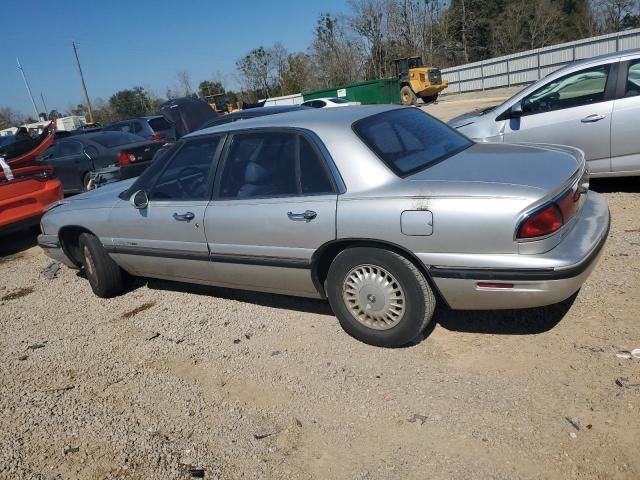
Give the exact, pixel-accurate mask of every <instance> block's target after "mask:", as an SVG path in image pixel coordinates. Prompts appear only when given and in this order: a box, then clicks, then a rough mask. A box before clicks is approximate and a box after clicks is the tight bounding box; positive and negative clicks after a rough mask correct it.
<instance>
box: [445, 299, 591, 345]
mask: <svg viewBox="0 0 640 480" xmlns="http://www.w3.org/2000/svg"><path fill="white" fill-rule="evenodd" d="M577 295H578V294H577V293H575V294H574V295H572V296H571V297H569V298H568V299H566V300H565V301H563V302H560V303H556V304H554V305H549V306H546V307H539V308H526V309H521V310H451V309H450V308H447V307H438V308H437V309H436V313H435V315H436V317H435V318H436V321H437V322H438V323H439V324H440V326H441V327H443V328H445V329H447V330H452V331H456V332H467V333H487V334H499V335H535V334H538V333H543V332H548V331H549V330H551V329H552V328H553V327H555V326H556V325H557V324H558V323H560V321H561V320H562V319H563V318H564V316H565V315H566V314H567V312H568V311H569V309H570V308H571V306H572V305H573V302H574V301H575V299H576V297H577Z"/></svg>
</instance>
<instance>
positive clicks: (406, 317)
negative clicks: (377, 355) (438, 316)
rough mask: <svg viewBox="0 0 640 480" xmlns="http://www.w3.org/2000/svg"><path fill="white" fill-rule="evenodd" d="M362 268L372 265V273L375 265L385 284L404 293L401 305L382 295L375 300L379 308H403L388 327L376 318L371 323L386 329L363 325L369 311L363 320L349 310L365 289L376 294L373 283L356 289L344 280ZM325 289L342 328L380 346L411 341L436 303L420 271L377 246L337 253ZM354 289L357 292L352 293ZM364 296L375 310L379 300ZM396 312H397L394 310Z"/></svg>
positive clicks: (364, 292) (358, 337)
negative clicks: (392, 303)
mask: <svg viewBox="0 0 640 480" xmlns="http://www.w3.org/2000/svg"><path fill="white" fill-rule="evenodd" d="M361 268H365V269H366V268H370V269H371V268H373V270H372V271H374V272H375V269H376V268H377V269H378V272H382V273H381V274H380V276H381V277H386V278H387V279H392V280H391V281H390V282H388V283H387V284H385V285H391V286H392V287H391V288H392V289H400V290H399V291H400V292H402V293H403V295H404V296H403V297H402V298H403V300H402V301H401V302H400V303H399V304H398V305H401V304H404V307H399V306H395V307H394V306H391V304H390V303H389V302H388V301H387V300H386V298H387V297H386V296H385V295H381V297H382V299H384V301H382V302H381V303H378V308H382V311H385V309H387V310H388V309H389V308H391V309H396V310H398V311H399V310H400V308H403V310H402V313H401V314H400V316H399V317H394V318H397V322H395V323H394V322H393V321H392V322H390V323H391V326H388V325H387V324H386V323H385V322H377V321H375V320H372V321H371V322H370V323H371V324H376V325H378V328H380V326H383V328H385V329H378V328H375V327H372V326H370V325H366V324H365V322H366V321H368V318H367V315H369V314H368V313H366V314H365V313H364V312H362V313H363V315H364V317H365V320H359V319H358V318H356V313H352V312H354V311H355V310H354V308H355V307H354V306H355V305H356V303H355V302H356V301H357V300H356V299H357V298H360V297H361V296H364V295H365V294H366V293H367V291H368V290H366V289H368V288H373V289H374V290H372V292H373V293H376V291H375V286H372V284H370V285H364V286H361V288H360V289H359V290H358V289H357V287H355V288H354V287H352V286H351V285H349V284H348V283H347V282H346V279H347V278H349V277H350V274H351V273H352V272H357V271H358V270H359V269H361ZM351 278H353V277H351ZM381 285H382V284H381ZM326 290H327V296H328V298H329V303H330V304H331V308H332V309H333V312H334V313H335V314H336V316H337V317H338V320H339V321H340V325H342V328H343V329H344V330H345V331H346V332H347V333H348V334H349V335H351V336H352V337H354V338H356V339H358V340H360V341H362V342H364V343H368V344H370V345H376V346H380V347H400V346H402V345H406V344H407V343H409V342H411V341H412V340H413V339H415V338H416V337H417V336H418V335H419V334H420V333H421V332H422V331H424V329H425V328H426V327H427V325H428V324H429V321H430V320H431V318H432V317H433V311H434V308H435V305H436V299H435V296H434V294H433V291H432V290H431V288H430V287H429V284H428V282H427V279H426V278H425V277H424V275H423V274H422V272H421V271H420V270H419V269H418V268H417V267H416V266H415V265H414V264H413V263H412V262H411V261H409V260H408V259H407V258H405V257H403V256H402V255H398V254H397V253H395V252H391V251H388V250H383V249H380V248H371V247H354V248H348V249H346V250H343V251H342V252H340V253H339V254H338V256H337V257H336V258H335V259H334V260H333V262H332V263H331V266H330V267H329V272H328V275H327V280H326ZM356 291H357V295H354V292H356ZM345 298H350V300H351V302H352V303H351V306H349V305H348V304H347V300H345ZM366 298H367V302H369V301H371V305H373V307H374V308H373V310H375V305H374V303H375V302H377V301H378V299H377V298H376V296H375V295H371V294H370V295H367V297H366ZM396 298H400V297H396ZM394 301H396V302H397V301H398V300H394ZM387 304H388V306H387ZM392 313H393V312H392ZM396 314H397V312H396V313H394V315H396ZM389 318H391V317H389ZM383 324H384V325H383Z"/></svg>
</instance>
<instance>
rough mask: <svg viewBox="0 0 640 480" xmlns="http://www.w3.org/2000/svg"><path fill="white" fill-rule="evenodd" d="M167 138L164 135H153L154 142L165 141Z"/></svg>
mask: <svg viewBox="0 0 640 480" xmlns="http://www.w3.org/2000/svg"><path fill="white" fill-rule="evenodd" d="M165 138H166V135H165V134H164V133H154V134H153V135H151V140H153V141H154V142H157V141H160V140H164V139H165Z"/></svg>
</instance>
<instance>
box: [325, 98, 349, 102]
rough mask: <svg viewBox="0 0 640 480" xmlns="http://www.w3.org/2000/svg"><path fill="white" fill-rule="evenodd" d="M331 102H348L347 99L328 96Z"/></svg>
mask: <svg viewBox="0 0 640 480" xmlns="http://www.w3.org/2000/svg"><path fill="white" fill-rule="evenodd" d="M329 100H331V101H332V102H333V103H349V100H345V99H344V98H335V97H334V98H330V99H329Z"/></svg>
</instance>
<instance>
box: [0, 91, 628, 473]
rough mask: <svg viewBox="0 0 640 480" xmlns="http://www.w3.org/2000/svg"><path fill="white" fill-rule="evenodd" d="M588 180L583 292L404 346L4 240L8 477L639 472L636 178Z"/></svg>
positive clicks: (300, 306) (318, 317) (309, 307)
mask: <svg viewBox="0 0 640 480" xmlns="http://www.w3.org/2000/svg"><path fill="white" fill-rule="evenodd" d="M446 103H455V102H454V100H453V99H447V102H445V101H442V102H439V104H436V105H433V106H429V107H427V108H443V106H445V105H446ZM465 106H466V107H469V104H468V103H466V104H465ZM471 106H472V107H473V105H471ZM454 107H456V108H459V109H461V108H462V107H461V105H457V106H455V105H454V106H452V107H451V108H454ZM467 109H468V108H467ZM593 186H594V188H595V189H596V190H599V191H602V192H604V194H605V195H606V197H607V200H608V201H609V205H610V208H611V213H612V220H613V222H612V228H611V234H610V238H609V241H608V243H607V245H606V247H605V250H604V254H603V256H602V258H601V260H600V263H599V265H598V267H597V268H596V269H595V271H594V272H593V274H592V275H591V277H590V278H589V280H588V281H587V283H586V284H585V286H584V288H583V289H582V290H581V291H580V292H579V294H578V295H577V296H576V297H575V298H573V299H571V300H570V301H567V302H565V303H563V304H559V305H554V306H551V307H547V308H540V309H531V310H525V311H504V312H495V311H487V312H454V311H450V310H447V309H445V308H439V309H438V311H437V312H436V322H435V323H434V325H433V328H432V331H430V332H427V336H426V338H424V339H423V340H422V341H419V342H418V343H416V344H415V345H411V346H408V347H406V348H401V349H395V350H388V349H382V348H374V347H370V346H367V345H364V344H362V343H359V342H357V341H355V340H353V339H352V338H350V337H349V336H348V335H346V334H345V333H344V332H343V331H342V330H341V328H340V326H339V324H338V322H337V320H336V319H335V317H334V316H333V315H332V314H331V311H330V309H329V307H328V305H327V304H326V303H324V302H320V301H311V300H304V299H297V298H291V297H279V296H274V295H267V294H257V293H248V292H234V291H229V290H223V289H214V288H203V287H194V286H190V285H183V284H177V283H170V282H161V281H148V282H145V281H142V280H141V281H139V282H138V283H137V284H136V285H135V286H134V287H133V288H132V289H131V290H130V291H129V292H128V293H126V294H125V295H123V296H120V297H118V298H114V299H111V300H101V299H98V298H96V297H95V296H93V294H92V292H91V290H90V287H89V284H88V283H87V282H86V280H84V279H83V278H81V277H80V276H79V274H78V273H77V272H75V271H72V270H69V269H67V268H64V267H63V268H61V269H60V270H59V271H57V272H53V271H52V270H54V269H49V270H48V272H46V273H48V274H49V276H52V275H53V274H55V277H54V278H52V279H48V278H47V275H46V273H45V270H46V268H47V266H48V265H49V264H50V261H49V259H47V258H46V257H45V256H44V255H43V254H42V253H41V252H40V251H39V249H38V248H37V247H34V237H33V236H32V235H30V234H20V235H13V236H10V237H5V238H3V239H2V240H1V242H0V278H2V279H3V281H2V285H1V286H0V362H1V364H2V370H1V371H0V410H1V411H2V414H1V415H0V430H1V431H2V432H3V433H2V434H1V435H0V478H2V479H102V478H126V479H187V478H192V477H196V478H197V477H198V476H199V475H201V474H204V478H218V479H235V478H247V479H254V478H274V479H275V478H278V479H279V478H295V479H316V478H319V479H324V478H328V479H329V478H330V479H359V480H366V479H395V478H409V479H413V478H416V479H418V478H420V479H422V478H483V479H484V478H495V479H511V478H562V479H565V478H620V479H622V478H638V477H639V476H640V414H639V408H640V359H633V358H631V359H626V358H619V357H618V356H617V354H619V352H621V351H630V350H632V349H634V348H640V322H639V321H638V311H640V288H639V287H638V285H640V232H637V231H630V232H625V229H633V228H638V227H640V193H639V192H640V183H639V182H638V181H637V179H622V180H615V181H600V182H594V183H593ZM623 356H624V355H623Z"/></svg>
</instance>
